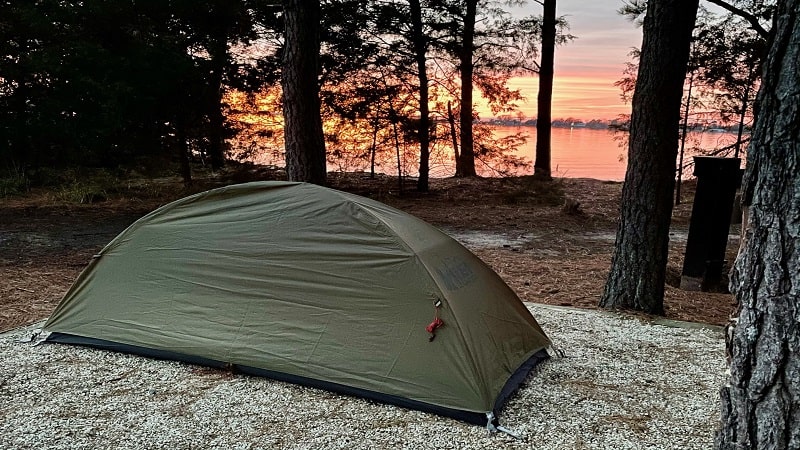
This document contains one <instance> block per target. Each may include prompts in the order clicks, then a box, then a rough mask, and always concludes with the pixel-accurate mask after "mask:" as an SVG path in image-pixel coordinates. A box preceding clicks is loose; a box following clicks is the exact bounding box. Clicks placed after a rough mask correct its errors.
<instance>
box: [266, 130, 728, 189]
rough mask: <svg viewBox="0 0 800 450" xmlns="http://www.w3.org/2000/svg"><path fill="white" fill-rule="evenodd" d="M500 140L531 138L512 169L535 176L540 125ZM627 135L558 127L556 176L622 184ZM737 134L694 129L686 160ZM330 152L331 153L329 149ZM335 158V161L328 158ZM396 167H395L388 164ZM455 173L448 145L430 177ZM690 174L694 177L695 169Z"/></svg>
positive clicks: (358, 167) (364, 164)
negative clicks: (522, 164) (525, 163)
mask: <svg viewBox="0 0 800 450" xmlns="http://www.w3.org/2000/svg"><path fill="white" fill-rule="evenodd" d="M494 132H495V136H496V137H497V138H503V137H506V136H510V135H513V134H517V133H522V134H524V135H525V136H526V137H527V142H526V143H525V144H524V145H523V146H521V147H520V148H519V150H517V152H516V155H517V156H520V157H523V158H525V159H527V160H528V162H529V163H530V165H529V166H528V167H525V168H521V169H518V170H515V171H513V174H514V175H530V174H532V173H533V168H532V166H533V161H534V156H535V149H536V128H535V127H527V126H526V127H522V126H520V127H514V126H495V127H494ZM627 136H628V135H627V133H622V132H614V131H613V130H610V129H591V128H553V130H552V159H551V167H552V170H553V175H554V176H556V177H567V178H596V179H600V180H610V181H622V180H623V179H624V178H625V170H626V168H627V153H628V150H627ZM735 142H736V135H735V134H732V133H728V132H710V131H704V132H701V131H694V132H689V136H688V138H687V141H686V157H685V160H686V161H687V162H689V163H691V156H692V155H696V154H700V153H704V152H707V151H710V150H714V149H719V148H722V147H725V146H729V145H732V144H734V143H735ZM329 150H330V149H329ZM329 159H330V157H329ZM250 160H252V161H254V162H256V163H260V164H269V165H276V166H283V165H284V162H283V155H282V152H280V151H264V152H259V153H257V154H256V155H254V156H253V157H251V158H250ZM391 161H392V159H391V158H389V159H388V162H387V163H385V164H382V165H381V167H379V168H378V171H379V172H384V173H389V174H396V173H397V169H396V164H395V163H393V162H391ZM390 163H391V164H395V166H394V167H392V166H390V165H389V164H390ZM404 166H405V169H404V173H405V174H407V175H410V176H416V175H417V174H416V172H415V170H416V161H410V160H407V159H404ZM477 166H478V172H479V174H480V175H482V176H496V175H497V174H496V172H493V171H492V170H491V169H489V168H486V167H481V165H480V164H478V165H477ZM337 168H342V170H348V171H365V172H366V171H369V161H367V160H366V159H365V160H361V159H352V160H350V159H349V160H348V161H347V164H346V165H345V166H342V165H341V164H338V165H337V164H336V163H335V162H333V161H332V162H331V163H329V166H328V169H329V170H337ZM454 173H455V167H454V158H453V154H452V149H451V148H449V147H446V146H443V147H441V148H438V149H436V150H435V151H433V152H432V155H431V176H433V177H449V176H452V175H453V174H454ZM685 173H686V174H687V175H690V174H691V167H689V168H688V169H687V170H686V171H685Z"/></svg>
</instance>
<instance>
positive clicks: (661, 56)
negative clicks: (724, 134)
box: [600, 0, 698, 314]
mask: <svg viewBox="0 0 800 450" xmlns="http://www.w3.org/2000/svg"><path fill="white" fill-rule="evenodd" d="M697 6H698V0H650V1H648V2H647V15H646V16H645V19H644V37H643V41H642V52H641V59H640V63H639V72H638V75H637V80H636V90H635V91H634V94H633V102H632V106H633V111H632V115H631V130H630V139H629V141H630V142H629V147H628V170H627V172H626V174H625V184H624V186H623V188H622V203H621V207H620V221H619V226H618V228H617V237H616V244H615V247H614V256H613V258H612V260H611V271H610V273H609V275H608V281H607V282H606V286H605V290H604V292H603V296H602V298H601V299H600V306H602V307H605V308H632V309H638V310H643V311H647V312H649V313H653V314H662V313H663V312H664V280H665V276H666V268H667V246H668V243H669V225H670V219H671V215H672V191H673V188H674V186H675V159H676V157H677V152H678V122H679V119H680V107H681V99H682V97H683V82H684V79H685V78H686V67H687V63H688V61H689V42H690V38H691V34H692V28H693V26H694V20H695V16H696V14H697Z"/></svg>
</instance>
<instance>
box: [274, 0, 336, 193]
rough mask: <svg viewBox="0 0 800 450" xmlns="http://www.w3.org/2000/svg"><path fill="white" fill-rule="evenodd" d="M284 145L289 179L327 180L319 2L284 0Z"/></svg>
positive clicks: (282, 79)
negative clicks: (319, 80)
mask: <svg viewBox="0 0 800 450" xmlns="http://www.w3.org/2000/svg"><path fill="white" fill-rule="evenodd" d="M283 12H284V14H283V20H284V23H285V25H286V35H285V44H284V50H283V52H284V53H283V72H282V73H281V86H282V88H283V119H284V146H285V148H286V174H287V175H288V177H289V180H290V181H305V182H309V183H314V184H320V185H324V184H325V177H326V168H325V163H326V162H325V139H324V135H323V132H322V119H321V117H320V100H319V84H318V82H317V74H318V69H319V64H318V62H319V46H320V43H319V27H320V5H319V2H315V1H310V0H284V1H283Z"/></svg>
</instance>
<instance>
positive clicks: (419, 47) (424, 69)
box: [408, 0, 430, 192]
mask: <svg viewBox="0 0 800 450" xmlns="http://www.w3.org/2000/svg"><path fill="white" fill-rule="evenodd" d="M408 5H409V7H410V9H411V41H412V43H413V46H414V59H415V60H416V62H417V78H418V79H419V123H418V124H417V135H418V138H419V178H418V179H417V190H418V191H420V192H428V181H429V180H428V178H429V175H430V135H429V134H428V133H429V132H430V108H429V106H428V65H427V53H428V45H427V42H426V37H425V33H424V32H423V30H422V5H421V4H420V1H419V0H409V2H408Z"/></svg>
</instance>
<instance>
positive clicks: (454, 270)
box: [436, 257, 475, 291]
mask: <svg viewBox="0 0 800 450" xmlns="http://www.w3.org/2000/svg"><path fill="white" fill-rule="evenodd" d="M436 274H437V275H439V278H440V279H441V280H442V282H443V283H444V287H445V288H447V289H448V290H451V291H455V290H456V289H461V288H462V287H464V286H466V285H468V284H470V283H472V282H473V281H474V280H475V272H473V271H472V268H471V267H470V266H469V265H468V264H467V263H466V261H464V260H462V259H460V258H453V257H448V258H444V259H442V262H441V264H440V265H439V267H437V268H436Z"/></svg>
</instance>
